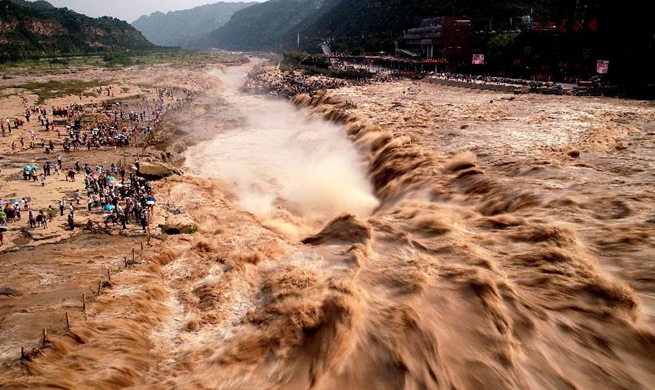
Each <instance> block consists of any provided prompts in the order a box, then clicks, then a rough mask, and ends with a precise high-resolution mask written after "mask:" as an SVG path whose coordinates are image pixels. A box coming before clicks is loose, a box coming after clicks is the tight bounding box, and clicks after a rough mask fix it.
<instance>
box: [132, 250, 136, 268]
mask: <svg viewBox="0 0 655 390" xmlns="http://www.w3.org/2000/svg"><path fill="white" fill-rule="evenodd" d="M132 264H136V263H135V262H134V248H132Z"/></svg>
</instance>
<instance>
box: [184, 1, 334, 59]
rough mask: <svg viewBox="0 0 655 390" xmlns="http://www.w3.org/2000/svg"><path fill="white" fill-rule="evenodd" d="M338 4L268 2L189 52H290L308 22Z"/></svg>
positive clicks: (194, 43) (196, 43) (248, 10)
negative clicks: (205, 49)
mask: <svg viewBox="0 0 655 390" xmlns="http://www.w3.org/2000/svg"><path fill="white" fill-rule="evenodd" d="M338 2H339V0H270V1H267V2H265V3H259V4H255V5H253V6H252V7H248V8H246V9H243V10H241V11H239V12H237V13H235V14H234V16H232V19H231V20H230V21H229V22H228V23H227V24H225V25H224V26H223V27H220V28H219V29H217V30H215V31H213V32H211V33H210V34H208V35H206V36H204V37H201V38H198V39H195V40H193V41H192V42H191V43H190V46H191V47H192V48H211V47H215V48H220V49H227V50H263V49H270V50H275V49H292V48H295V47H296V39H297V34H298V32H300V29H301V28H302V29H303V30H304V26H305V24H306V21H307V20H313V19H315V18H317V17H318V16H319V15H321V14H323V13H325V12H327V11H328V10H330V9H331V8H332V7H333V6H334V5H336V4H337V3H338Z"/></svg>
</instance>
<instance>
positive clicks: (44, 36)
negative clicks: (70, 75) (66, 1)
mask: <svg viewBox="0 0 655 390" xmlns="http://www.w3.org/2000/svg"><path fill="white" fill-rule="evenodd" d="M155 47H156V46H154V45H153V44H152V43H150V42H148V40H146V39H145V38H144V37H143V35H141V33H140V32H139V31H137V30H136V29H135V28H133V27H132V26H130V25H129V24H128V23H127V22H124V21H122V20H118V19H115V18H110V17H102V18H90V17H88V16H85V15H81V14H78V13H76V12H73V11H71V10H69V9H67V8H56V7H53V6H52V5H51V4H49V3H47V2H45V1H38V2H35V3H30V2H27V1H23V0H11V1H9V0H0V62H3V61H7V60H17V59H20V58H23V57H27V56H45V55H53V54H69V53H89V52H99V51H100V52H102V51H116V50H119V51H122V50H147V49H152V48H155Z"/></svg>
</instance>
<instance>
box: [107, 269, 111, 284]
mask: <svg viewBox="0 0 655 390" xmlns="http://www.w3.org/2000/svg"><path fill="white" fill-rule="evenodd" d="M107 280H108V281H109V283H111V272H110V271H109V268H107Z"/></svg>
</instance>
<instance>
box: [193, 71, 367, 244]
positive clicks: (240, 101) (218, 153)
mask: <svg viewBox="0 0 655 390" xmlns="http://www.w3.org/2000/svg"><path fill="white" fill-rule="evenodd" d="M248 68H249V67H248ZM242 69H243V68H236V69H228V70H227V71H221V70H218V71H214V72H213V74H214V75H216V76H217V77H218V78H219V79H220V80H221V82H222V85H223V86H224V88H223V89H222V97H223V98H224V99H225V102H226V103H227V104H228V105H229V106H231V107H235V108H238V112H237V115H238V118H239V120H238V124H235V125H233V126H231V127H229V128H225V129H223V130H222V131H219V132H218V133H217V134H215V135H214V136H213V138H212V139H210V140H208V141H206V142H203V143H201V144H199V145H197V146H195V147H193V148H191V149H190V150H189V151H188V153H187V154H188V156H189V158H188V166H189V168H190V170H191V172H193V173H195V174H198V175H200V176H203V177H217V178H220V179H222V180H223V181H225V182H227V183H230V185H233V187H234V188H233V191H235V192H236V194H237V196H238V197H239V204H240V205H241V207H243V208H244V209H245V210H247V211H250V212H252V213H254V214H255V215H256V216H257V217H259V219H260V220H262V221H263V222H264V223H266V224H267V226H269V227H271V228H273V229H275V230H277V231H279V232H280V233H282V234H286V235H288V236H289V237H293V238H298V237H299V234H308V233H309V232H310V231H311V230H310V229H314V228H317V227H319V226H320V224H321V223H324V222H326V221H327V220H329V219H331V218H332V217H335V216H337V215H338V214H339V213H341V212H350V213H353V214H356V215H359V216H363V217H365V216H368V215H370V214H371V212H372V211H373V209H374V208H375V207H376V206H377V204H378V203H377V200H376V199H375V196H374V195H373V194H372V192H373V188H372V186H371V184H370V183H369V182H368V180H367V179H366V174H365V168H364V166H363V162H362V159H361V157H360V156H359V154H358V152H357V150H356V149H355V146H354V145H353V144H352V143H351V142H349V141H348V139H347V138H345V137H344V135H343V133H342V132H341V128H340V126H337V125H335V124H333V123H330V122H327V121H324V120H322V119H319V118H309V117H307V116H306V115H303V114H302V113H301V112H299V111H298V110H296V109H295V108H294V107H293V106H291V105H290V104H289V103H288V102H285V101H282V100H273V99H268V98H266V97H263V96H258V95H248V94H246V93H243V92H240V91H239V88H240V87H241V86H242V85H243V83H244V82H245V73H244V72H243V71H242ZM217 114H218V118H215V123H214V125H216V124H220V123H222V122H223V121H222V120H221V117H220V115H221V112H220V111H219V112H218V113H217ZM200 120H201V121H202V123H199V124H195V123H194V122H193V120H191V121H190V123H189V124H188V125H189V126H191V127H192V128H197V127H199V126H204V125H206V123H207V118H206V117H203V118H200Z"/></svg>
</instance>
